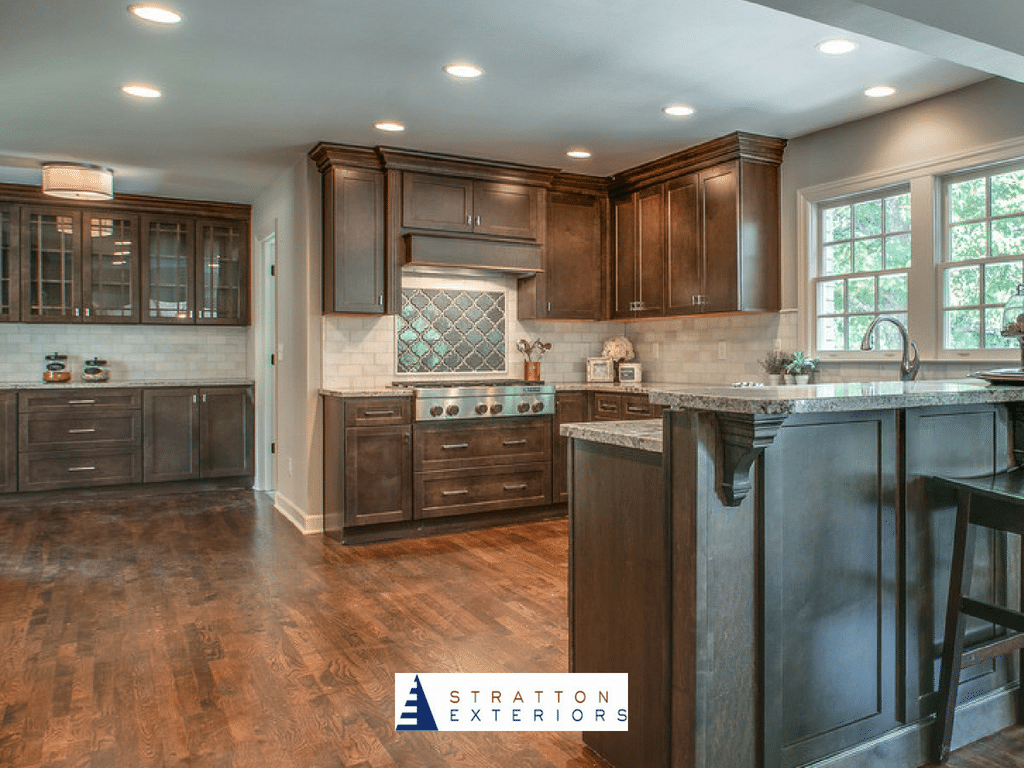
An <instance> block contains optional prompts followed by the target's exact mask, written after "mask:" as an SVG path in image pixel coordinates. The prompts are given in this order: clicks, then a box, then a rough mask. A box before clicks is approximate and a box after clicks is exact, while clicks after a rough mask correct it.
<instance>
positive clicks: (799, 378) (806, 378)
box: [793, 373, 811, 384]
mask: <svg viewBox="0 0 1024 768" xmlns="http://www.w3.org/2000/svg"><path fill="white" fill-rule="evenodd" d="M793 378H794V379H795V380H796V381H795V383H796V384H810V383H811V374H809V373H798V374H797V375H796V376H794V377H793Z"/></svg>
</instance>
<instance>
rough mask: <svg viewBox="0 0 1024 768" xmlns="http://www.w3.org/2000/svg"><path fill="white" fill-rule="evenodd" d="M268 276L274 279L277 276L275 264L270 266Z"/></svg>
mask: <svg viewBox="0 0 1024 768" xmlns="http://www.w3.org/2000/svg"><path fill="white" fill-rule="evenodd" d="M270 276H271V277H276V276H277V265H275V264H271V265H270Z"/></svg>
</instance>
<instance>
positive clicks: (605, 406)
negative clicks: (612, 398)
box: [597, 403, 619, 411]
mask: <svg viewBox="0 0 1024 768" xmlns="http://www.w3.org/2000/svg"><path fill="white" fill-rule="evenodd" d="M597 409H598V410H599V411H617V410H619V409H618V407H617V406H616V405H615V404H613V403H598V404H597Z"/></svg>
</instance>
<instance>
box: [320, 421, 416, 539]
mask: <svg viewBox="0 0 1024 768" xmlns="http://www.w3.org/2000/svg"><path fill="white" fill-rule="evenodd" d="M411 457H412V427H411V426H410V425H409V424H395V425H390V426H374V427H347V428H346V429H345V467H344V470H343V471H344V498H345V511H344V524H345V525H372V524H374V523H396V522H399V521H402V520H408V519H409V518H410V517H412V471H411V470H412V459H411ZM325 509H326V504H325Z"/></svg>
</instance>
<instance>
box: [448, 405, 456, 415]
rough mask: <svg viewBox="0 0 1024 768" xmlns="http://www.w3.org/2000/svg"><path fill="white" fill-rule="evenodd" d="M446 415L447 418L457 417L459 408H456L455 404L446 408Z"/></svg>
mask: <svg viewBox="0 0 1024 768" xmlns="http://www.w3.org/2000/svg"><path fill="white" fill-rule="evenodd" d="M447 413H448V415H449V416H458V415H459V406H457V405H456V404H455V403H452V404H451V405H449V406H448V408H447Z"/></svg>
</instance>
